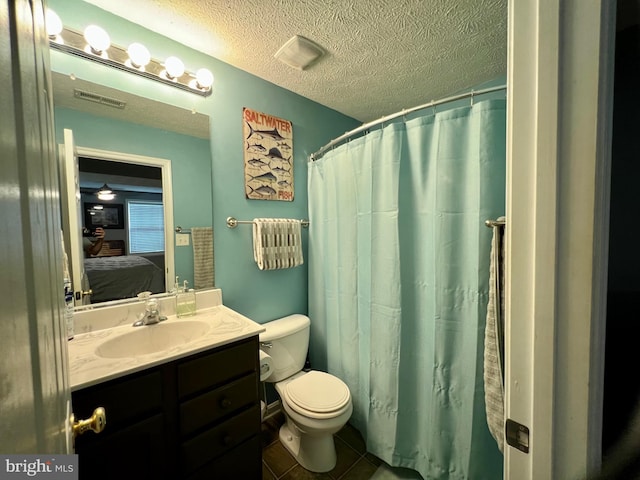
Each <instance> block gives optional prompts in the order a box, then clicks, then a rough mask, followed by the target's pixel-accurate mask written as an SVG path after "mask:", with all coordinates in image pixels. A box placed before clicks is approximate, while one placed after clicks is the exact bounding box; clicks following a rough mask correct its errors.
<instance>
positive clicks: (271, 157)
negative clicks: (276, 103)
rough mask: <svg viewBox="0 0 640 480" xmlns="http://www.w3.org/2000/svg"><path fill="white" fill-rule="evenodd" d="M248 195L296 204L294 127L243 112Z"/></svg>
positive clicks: (246, 109)
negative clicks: (294, 193)
mask: <svg viewBox="0 0 640 480" xmlns="http://www.w3.org/2000/svg"><path fill="white" fill-rule="evenodd" d="M242 123H243V132H244V178H245V182H244V184H245V186H244V190H245V195H246V197H247V198H250V199H255V200H282V201H285V202H292V201H293V125H292V124H291V122H290V121H288V120H283V119H281V118H278V117H274V116H273V115H268V114H266V113H260V112H256V111H255V110H251V109H250V108H247V107H244V108H243V109H242Z"/></svg>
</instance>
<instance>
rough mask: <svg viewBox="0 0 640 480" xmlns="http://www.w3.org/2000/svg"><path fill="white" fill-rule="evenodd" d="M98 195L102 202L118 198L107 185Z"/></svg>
mask: <svg viewBox="0 0 640 480" xmlns="http://www.w3.org/2000/svg"><path fill="white" fill-rule="evenodd" d="M96 195H98V198H99V199H100V200H113V199H114V198H116V195H115V193H113V190H111V188H110V187H109V185H107V184H106V183H105V184H104V185H103V186H102V187H101V188H100V190H98V191H97V192H96Z"/></svg>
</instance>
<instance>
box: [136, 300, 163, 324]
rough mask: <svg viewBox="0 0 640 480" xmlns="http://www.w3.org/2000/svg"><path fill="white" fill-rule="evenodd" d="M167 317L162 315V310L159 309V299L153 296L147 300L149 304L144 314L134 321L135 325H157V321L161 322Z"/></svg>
mask: <svg viewBox="0 0 640 480" xmlns="http://www.w3.org/2000/svg"><path fill="white" fill-rule="evenodd" d="M166 319H167V317H165V316H162V315H160V311H159V310H158V301H157V300H156V299H155V298H151V299H149V300H147V304H146V305H145V308H144V314H143V315H142V317H141V318H140V319H139V320H138V321H136V322H134V324H133V326H134V327H140V326H142V325H155V324H156V323H160V322H162V321H163V320H166Z"/></svg>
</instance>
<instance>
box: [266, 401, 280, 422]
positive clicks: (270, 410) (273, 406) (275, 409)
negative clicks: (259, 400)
mask: <svg viewBox="0 0 640 480" xmlns="http://www.w3.org/2000/svg"><path fill="white" fill-rule="evenodd" d="M281 411H282V402H281V401H280V400H276V401H275V402H271V403H270V404H268V405H267V408H266V409H265V412H264V418H263V419H262V421H263V422H264V421H265V420H268V419H269V418H271V417H273V416H274V415H276V414H278V413H280V412H281Z"/></svg>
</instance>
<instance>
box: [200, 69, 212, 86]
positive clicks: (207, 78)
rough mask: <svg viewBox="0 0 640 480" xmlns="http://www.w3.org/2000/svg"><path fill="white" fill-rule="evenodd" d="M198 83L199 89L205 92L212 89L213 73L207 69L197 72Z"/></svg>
mask: <svg viewBox="0 0 640 480" xmlns="http://www.w3.org/2000/svg"><path fill="white" fill-rule="evenodd" d="M196 82H198V87H200V88H203V89H205V90H207V89H209V88H211V85H213V73H211V72H210V71H209V70H207V69H206V68H201V69H200V70H198V71H197V72H196Z"/></svg>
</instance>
